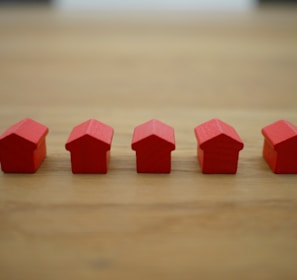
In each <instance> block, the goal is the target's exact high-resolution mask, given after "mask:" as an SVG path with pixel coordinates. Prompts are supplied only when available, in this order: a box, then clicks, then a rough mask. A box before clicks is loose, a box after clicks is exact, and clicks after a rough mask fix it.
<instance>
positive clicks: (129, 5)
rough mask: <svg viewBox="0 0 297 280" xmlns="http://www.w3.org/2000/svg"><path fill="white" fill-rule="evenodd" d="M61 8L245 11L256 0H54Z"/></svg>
mask: <svg viewBox="0 0 297 280" xmlns="http://www.w3.org/2000/svg"><path fill="white" fill-rule="evenodd" d="M55 4H56V6H57V7H59V8H62V9H87V10H88V9H89V10H91V9H98V10H143V9H149V10H198V11H245V10H250V9H252V8H253V7H254V6H255V5H256V0H97V1H96V0H55Z"/></svg>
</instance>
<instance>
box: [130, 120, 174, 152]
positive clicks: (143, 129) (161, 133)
mask: <svg viewBox="0 0 297 280" xmlns="http://www.w3.org/2000/svg"><path fill="white" fill-rule="evenodd" d="M151 136H156V137H157V138H158V139H161V140H163V141H164V142H166V144H168V146H169V147H170V149H171V150H174V149H175V137H174V129H173V127H171V126H169V125H167V124H165V123H163V122H160V121H159V120H156V119H152V120H150V121H147V122H145V123H143V124H141V125H139V126H137V127H135V129H134V133H133V137H132V149H135V148H137V145H138V144H139V143H141V142H143V141H144V140H147V139H149V137H151Z"/></svg>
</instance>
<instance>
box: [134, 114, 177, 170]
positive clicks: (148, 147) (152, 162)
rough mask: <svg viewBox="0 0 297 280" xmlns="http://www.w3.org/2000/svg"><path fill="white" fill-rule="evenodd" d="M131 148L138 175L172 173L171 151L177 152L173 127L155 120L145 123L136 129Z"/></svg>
mask: <svg viewBox="0 0 297 280" xmlns="http://www.w3.org/2000/svg"><path fill="white" fill-rule="evenodd" d="M131 146H132V149H133V150H134V151H136V166H137V172H138V173H170V171H171V151H173V150H175V137H174V129H173V128H172V127H171V126H169V125H167V124H165V123H163V122H160V121H158V120H154V119H153V120H150V121H148V122H145V123H143V124H141V125H139V126H137V127H136V128H135V129H134V133H133V138H132V145H131Z"/></svg>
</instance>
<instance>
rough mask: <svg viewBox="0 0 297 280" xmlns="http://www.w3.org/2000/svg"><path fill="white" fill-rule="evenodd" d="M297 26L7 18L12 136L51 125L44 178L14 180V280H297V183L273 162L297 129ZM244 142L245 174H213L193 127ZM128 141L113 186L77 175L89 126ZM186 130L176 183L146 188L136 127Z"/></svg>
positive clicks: (10, 227) (9, 263) (3, 18)
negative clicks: (78, 145)
mask: <svg viewBox="0 0 297 280" xmlns="http://www.w3.org/2000/svg"><path fill="white" fill-rule="evenodd" d="M296 32H297V11H296V9H291V10H281V11H277V10H261V11H255V12H254V13H252V14H247V15H230V16H229V15H225V16H224V15H222V16H216V17H214V16H213V15H210V16H205V15H194V14H192V15H190V16H178V15H177V16H176V17H173V16H172V17H171V16H168V15H167V17H166V18H162V16H160V15H159V16H155V17H154V18H153V20H152V18H150V16H149V15H144V16H143V17H142V16H138V17H134V18H133V17H130V16H127V15H124V16H123V15H122V16H119V17H115V16H113V17H108V16H106V15H103V14H95V13H92V14H89V15H87V14H81V13H78V14H68V13H61V12H57V11H54V10H47V9H45V10H42V9H41V10H40V9H33V8H32V9H29V10H22V9H17V10H15V9H8V10H6V9H2V10H0V38H1V39H0V100H1V102H0V130H1V132H2V131H4V130H5V129H6V128H7V127H8V126H9V125H11V124H12V123H14V122H16V121H18V120H20V119H21V118H23V117H31V118H34V119H36V120H38V121H39V122H41V123H44V124H45V125H47V126H48V127H49V129H50V131H49V135H48V137H47V145H48V157H47V159H46V160H45V162H44V163H43V164H42V166H41V168H40V169H39V171H38V172H37V173H36V174H34V175H22V174H3V173H2V174H0V273H1V279H232V278H233V279H296V277H297V269H296V259H297V214H296V213H297V211H296V210H297V180H296V176H295V175H275V174H273V173H272V172H271V170H270V169H269V167H268V166H267V164H266V163H265V161H264V160H263V158H262V156H261V152H262V144H263V137H262V135H261V133H260V130H261V128H262V127H263V126H265V125H267V124H269V123H271V122H273V121H275V120H278V119H287V120H289V121H291V122H292V123H295V124H297V110H296V109H297V108H296V104H297V95H296V88H297V80H296V73H297V72H296V71H297V52H296V49H297V37H296V34H297V33H296ZM214 117H217V118H221V119H222V120H225V121H226V122H228V123H230V124H231V125H232V126H234V127H235V128H236V130H237V132H238V133H239V135H240V136H241V138H242V139H243V141H244V144H245V148H244V150H243V151H241V153H240V159H239V168H238V173H237V174H236V175H203V174H202V173H201V171H200V168H199V166H198V164H197V159H196V140H195V136H194V127H195V126H196V125H198V124H199V123H202V122H204V121H206V120H208V119H210V118H214ZM89 118H97V119H99V120H101V121H103V122H105V123H107V124H109V125H111V126H112V127H113V128H114V129H115V134H114V139H113V145H112V150H111V161H110V169H109V173H108V174H106V175H72V173H71V171H70V159H69V153H68V152H67V151H66V150H65V148H64V145H65V142H66V140H67V137H68V135H69V133H70V131H71V129H72V127H73V126H75V125H76V124H78V123H81V122H82V121H84V120H86V119H89ZM151 118H159V119H160V120H162V121H164V122H166V123H168V124H169V125H171V126H173V127H174V128H175V135H176V151H174V152H173V153H172V173H171V174H158V175H155V174H137V173H136V171H135V153H134V151H132V150H131V139H132V133H133V129H134V127H135V126H136V125H138V124H140V123H142V122H144V121H146V120H148V119H151Z"/></svg>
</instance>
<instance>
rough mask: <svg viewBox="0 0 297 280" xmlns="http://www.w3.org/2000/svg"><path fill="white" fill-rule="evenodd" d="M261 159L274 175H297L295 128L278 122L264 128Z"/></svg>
mask: <svg viewBox="0 0 297 280" xmlns="http://www.w3.org/2000/svg"><path fill="white" fill-rule="evenodd" d="M262 134H263V135H264V145H263V157H264V158H265V160H266V161H267V163H268V165H269V166H270V168H271V169H272V171H273V172H274V173H278V174H297V126H295V125H293V124H292V123H290V122H288V121H285V120H280V121H277V122H275V123H272V124H270V125H268V126H265V127H264V128H263V129H262Z"/></svg>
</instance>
